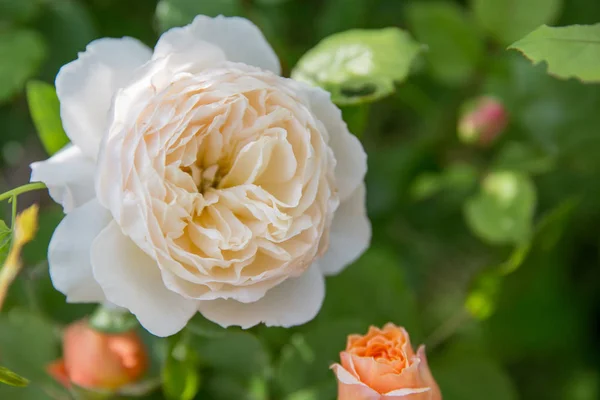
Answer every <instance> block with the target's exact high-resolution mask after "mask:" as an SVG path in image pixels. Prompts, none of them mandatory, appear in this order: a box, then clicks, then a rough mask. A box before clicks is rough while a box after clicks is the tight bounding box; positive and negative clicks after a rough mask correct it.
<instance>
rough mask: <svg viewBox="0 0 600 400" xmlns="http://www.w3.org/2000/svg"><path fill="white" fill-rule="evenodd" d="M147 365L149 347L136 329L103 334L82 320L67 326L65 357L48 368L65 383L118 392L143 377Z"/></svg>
mask: <svg viewBox="0 0 600 400" xmlns="http://www.w3.org/2000/svg"><path fill="white" fill-rule="evenodd" d="M147 367H148V357H147V354H146V349H145V347H144V344H143V343H142V341H141V339H140V338H139V336H138V335H137V334H136V333H135V332H134V331H129V332H125V333H119V334H108V333H103V332H99V331H96V330H94V329H92V328H91V327H90V326H89V325H88V323H87V321H85V320H82V321H77V322H75V323H73V324H71V325H69V326H68V327H67V329H66V330H65V332H64V334H63V358H62V359H61V360H58V361H55V362H53V363H52V364H50V365H49V366H48V368H47V369H48V372H49V373H50V375H52V376H53V377H54V378H55V379H56V380H58V381H59V382H61V383H62V384H64V385H65V386H69V385H70V384H71V383H74V384H75V385H78V386H81V387H83V388H87V389H102V390H111V391H114V390H117V389H119V388H121V387H122V386H125V385H127V384H130V383H134V382H136V381H137V380H139V379H140V378H141V377H142V375H143V374H144V372H146V369H147Z"/></svg>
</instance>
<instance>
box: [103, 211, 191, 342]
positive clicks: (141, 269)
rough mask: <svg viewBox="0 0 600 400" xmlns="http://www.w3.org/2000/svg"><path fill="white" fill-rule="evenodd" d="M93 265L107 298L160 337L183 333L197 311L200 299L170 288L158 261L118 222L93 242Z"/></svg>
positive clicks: (112, 223) (112, 224)
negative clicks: (197, 300)
mask: <svg viewBox="0 0 600 400" xmlns="http://www.w3.org/2000/svg"><path fill="white" fill-rule="evenodd" d="M92 266H93V271H94V277H95V278H96V280H97V281H98V283H99V284H100V286H101V287H102V289H103V290H104V293H105V294H106V298H107V299H108V300H109V301H111V302H112V303H114V304H116V305H118V306H121V307H124V308H127V309H128V310H129V311H131V312H132V313H133V314H135V316H136V317H137V318H138V320H139V321H140V323H141V324H142V325H143V326H144V328H146V329H147V330H148V331H149V332H150V333H152V334H154V335H156V336H169V335H173V334H175V333H177V332H179V331H180V330H181V329H182V328H183V327H184V326H185V325H186V324H187V322H188V320H189V319H190V318H191V317H192V316H193V315H194V314H195V312H196V302H195V301H192V300H187V299H185V298H183V297H181V296H180V295H178V294H177V293H174V292H172V291H170V290H168V289H167V288H166V287H165V285H164V283H163V281H162V278H161V274H160V270H159V268H158V265H157V264H156V261H154V260H153V259H152V258H150V257H149V256H148V255H146V253H144V252H143V251H142V250H141V249H140V248H139V247H137V246H136V245H135V243H133V242H132V241H131V239H129V238H128V237H127V236H125V235H123V233H122V232H121V229H120V228H119V226H118V225H117V223H116V222H115V221H113V222H111V223H110V224H109V225H108V226H107V227H106V228H105V229H104V230H103V231H102V232H101V233H100V235H98V237H97V238H96V240H95V241H94V243H93V244H92Z"/></svg>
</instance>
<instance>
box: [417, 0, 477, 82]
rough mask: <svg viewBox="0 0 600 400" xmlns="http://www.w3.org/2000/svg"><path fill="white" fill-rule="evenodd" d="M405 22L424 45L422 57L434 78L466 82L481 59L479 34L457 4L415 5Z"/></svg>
mask: <svg viewBox="0 0 600 400" xmlns="http://www.w3.org/2000/svg"><path fill="white" fill-rule="evenodd" d="M407 17H408V22H409V24H410V26H411V27H412V32H414V34H415V36H416V38H417V40H418V41H419V42H421V43H423V44H424V45H426V46H427V51H426V53H425V57H426V58H427V59H428V61H429V68H430V69H431V72H432V74H433V75H434V77H436V78H437V79H439V80H440V81H442V82H446V83H450V84H454V83H464V82H466V81H467V80H468V79H469V78H470V77H471V76H472V75H473V73H474V72H475V69H476V68H477V66H478V64H479V62H480V61H481V59H482V57H483V40H482V35H481V33H480V32H479V30H478V29H477V27H476V26H475V24H474V22H473V21H472V20H471V19H469V18H468V17H467V15H466V13H465V12H464V11H463V10H462V9H461V8H460V6H458V5H457V4H454V3H450V2H441V1H435V2H427V3H425V2H420V3H419V2H414V3H412V4H411V5H410V7H409V8H408V14H407Z"/></svg>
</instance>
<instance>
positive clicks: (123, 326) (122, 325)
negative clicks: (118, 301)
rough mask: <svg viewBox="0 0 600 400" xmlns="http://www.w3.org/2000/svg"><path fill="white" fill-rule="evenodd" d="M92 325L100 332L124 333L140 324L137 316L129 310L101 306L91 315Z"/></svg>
mask: <svg viewBox="0 0 600 400" xmlns="http://www.w3.org/2000/svg"><path fill="white" fill-rule="evenodd" d="M89 321H90V326H91V327H92V328H93V329H95V330H97V331H100V332H106V333H123V332H128V331H130V330H132V329H133V328H135V327H136V326H137V325H138V321H137V319H136V318H135V316H134V315H133V314H131V313H129V311H127V310H123V309H118V308H113V307H104V306H99V307H98V308H97V309H96V311H94V313H93V314H92V315H91V316H90V320H89Z"/></svg>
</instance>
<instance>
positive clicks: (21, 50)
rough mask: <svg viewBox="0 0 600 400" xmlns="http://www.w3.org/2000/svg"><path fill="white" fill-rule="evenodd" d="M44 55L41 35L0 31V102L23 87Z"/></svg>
mask: <svg viewBox="0 0 600 400" xmlns="http://www.w3.org/2000/svg"><path fill="white" fill-rule="evenodd" d="M45 55H46V45H45V43H44V39H43V37H42V36H41V35H40V34H38V33H37V32H34V31H29V30H24V29H22V30H14V31H5V32H1V33H0V102H2V101H5V100H7V99H9V98H10V97H11V96H13V95H15V94H16V93H18V92H19V91H21V90H22V89H23V87H24V86H25V82H26V81H27V80H28V79H29V78H31V77H33V76H34V75H35V74H36V73H37V71H38V68H39V67H40V64H41V63H42V61H43V60H44V57H45Z"/></svg>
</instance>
